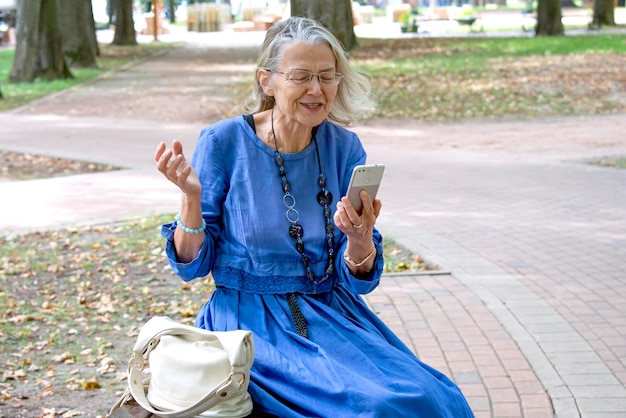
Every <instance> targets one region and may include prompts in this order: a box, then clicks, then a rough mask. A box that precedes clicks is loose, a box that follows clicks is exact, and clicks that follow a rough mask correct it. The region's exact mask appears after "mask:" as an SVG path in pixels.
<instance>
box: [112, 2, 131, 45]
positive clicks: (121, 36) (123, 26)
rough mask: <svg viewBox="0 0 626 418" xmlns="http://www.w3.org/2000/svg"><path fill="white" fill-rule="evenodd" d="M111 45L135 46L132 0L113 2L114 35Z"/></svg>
mask: <svg viewBox="0 0 626 418" xmlns="http://www.w3.org/2000/svg"><path fill="white" fill-rule="evenodd" d="M113 45H137V37H136V36H135V21H134V20H133V0H115V35H114V36H113Z"/></svg>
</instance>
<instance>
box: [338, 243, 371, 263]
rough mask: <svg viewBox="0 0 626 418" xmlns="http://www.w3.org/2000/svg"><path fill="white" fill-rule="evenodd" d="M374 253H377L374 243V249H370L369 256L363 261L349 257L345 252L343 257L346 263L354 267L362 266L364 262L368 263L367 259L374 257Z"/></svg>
mask: <svg viewBox="0 0 626 418" xmlns="http://www.w3.org/2000/svg"><path fill="white" fill-rule="evenodd" d="M374 254H376V246H375V245H372V251H370V253H369V254H368V255H367V257H365V258H364V259H363V261H361V262H360V263H357V262H356V261H354V260H353V259H351V258H350V257H348V256H347V255H346V254H345V253H344V254H343V259H344V261H345V262H346V263H348V264H350V265H351V266H352V267H361V266H362V265H363V264H365V263H367V260H369V259H370V258H372V256H373V255H374Z"/></svg>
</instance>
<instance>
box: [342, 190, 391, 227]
mask: <svg viewBox="0 0 626 418" xmlns="http://www.w3.org/2000/svg"><path fill="white" fill-rule="evenodd" d="M361 200H362V202H363V209H362V213H361V215H360V216H359V214H358V213H357V212H356V210H354V207H353V206H352V204H351V203H350V200H349V199H348V198H347V197H345V196H344V197H342V198H341V200H340V201H339V202H337V211H336V212H335V216H334V221H335V225H336V226H337V227H338V228H339V229H340V230H341V231H342V232H344V233H345V234H347V235H353V236H365V235H367V234H368V233H369V232H370V230H371V228H372V227H373V226H374V225H375V224H376V219H377V218H378V215H379V214H380V209H381V207H382V203H381V201H380V200H378V199H376V200H374V201H373V202H372V199H371V197H370V196H369V194H368V193H367V192H366V191H362V192H361Z"/></svg>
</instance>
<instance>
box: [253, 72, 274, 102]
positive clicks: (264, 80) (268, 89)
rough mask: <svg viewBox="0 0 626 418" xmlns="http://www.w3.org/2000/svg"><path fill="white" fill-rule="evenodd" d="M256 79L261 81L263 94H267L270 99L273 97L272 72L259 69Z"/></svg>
mask: <svg viewBox="0 0 626 418" xmlns="http://www.w3.org/2000/svg"><path fill="white" fill-rule="evenodd" d="M256 77H257V79H258V80H259V84H260V85H261V88H262V89H263V93H265V94H266V95H267V96H269V97H271V96H273V95H274V94H273V93H272V86H271V84H272V83H271V79H272V76H271V74H270V72H269V71H267V70H264V69H262V68H259V69H258V70H257V72H256Z"/></svg>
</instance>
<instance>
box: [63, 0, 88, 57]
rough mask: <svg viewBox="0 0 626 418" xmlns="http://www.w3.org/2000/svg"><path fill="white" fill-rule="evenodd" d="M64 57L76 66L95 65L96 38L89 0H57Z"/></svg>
mask: <svg viewBox="0 0 626 418" xmlns="http://www.w3.org/2000/svg"><path fill="white" fill-rule="evenodd" d="M57 7H58V8H59V29H60V30H61V41H62V42H61V43H62V45H63V53H64V54H65V59H66V60H67V62H68V63H69V64H70V65H73V66H78V67H97V66H98V65H97V63H96V57H97V56H98V40H97V39H96V25H95V22H94V20H93V9H92V6H91V0H57Z"/></svg>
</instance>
